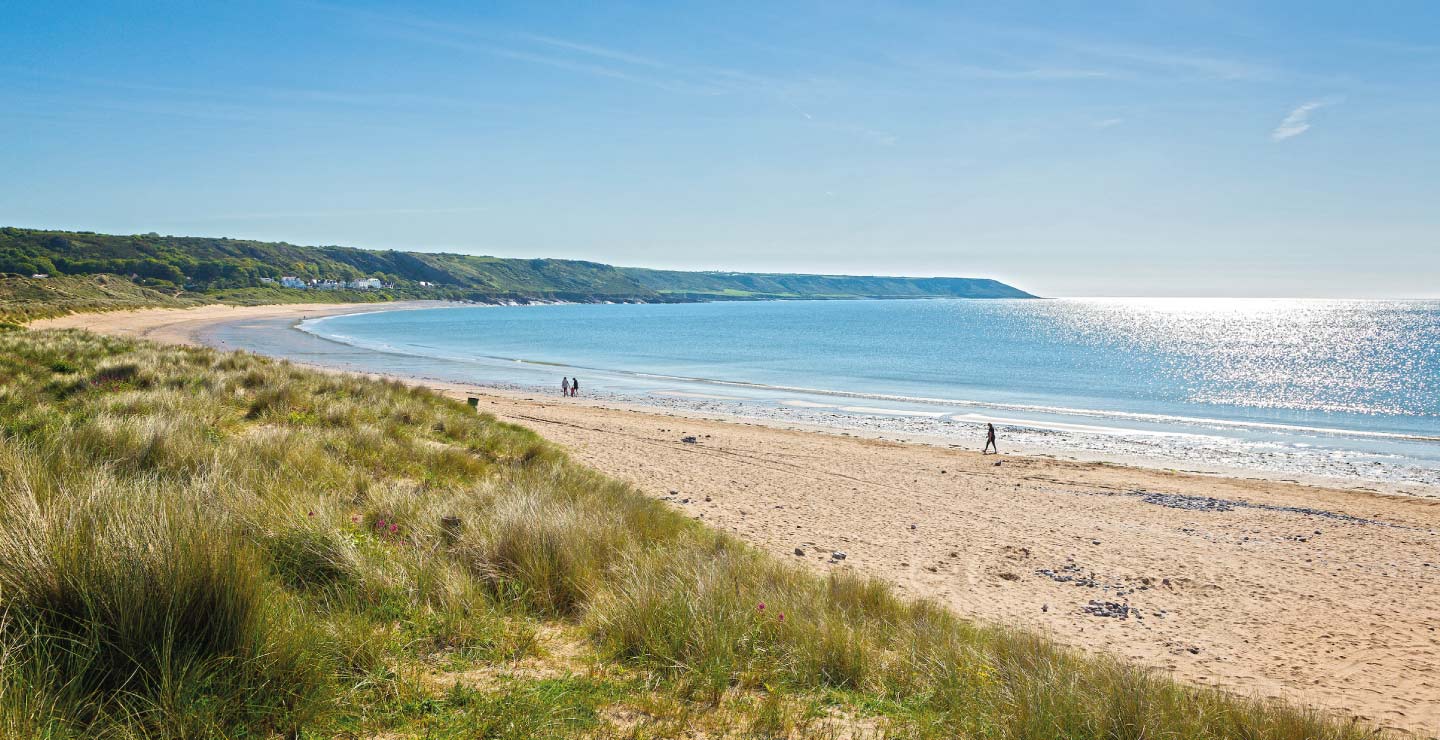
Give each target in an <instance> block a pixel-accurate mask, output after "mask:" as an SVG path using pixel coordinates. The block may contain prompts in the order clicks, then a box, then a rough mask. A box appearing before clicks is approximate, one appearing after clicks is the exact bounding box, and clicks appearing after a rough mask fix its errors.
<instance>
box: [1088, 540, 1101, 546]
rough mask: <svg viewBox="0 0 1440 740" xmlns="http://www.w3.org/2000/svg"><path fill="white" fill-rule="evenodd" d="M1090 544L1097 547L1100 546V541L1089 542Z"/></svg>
mask: <svg viewBox="0 0 1440 740" xmlns="http://www.w3.org/2000/svg"><path fill="white" fill-rule="evenodd" d="M1090 544H1092V545H1098V544H1100V540H1090Z"/></svg>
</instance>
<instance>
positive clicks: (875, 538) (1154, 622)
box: [33, 305, 1440, 736]
mask: <svg viewBox="0 0 1440 740" xmlns="http://www.w3.org/2000/svg"><path fill="white" fill-rule="evenodd" d="M367 308H373V306H363V307H358V308H357V307H355V306H348V307H347V306H317V305H306V306H262V307H255V308H229V307H214V306H211V307H204V308H198V309H189V310H179V311H177V310H152V311H136V312H126V313H110V314H100V315H87V316H69V317H62V318H59V319H51V320H46V321H42V322H36V324H34V325H33V326H36V327H37V328H43V327H62V326H69V327H82V328H87V329H91V330H94V331H99V332H106V333H113V334H121V335H129V336H142V337H148V338H150V339H154V340H158V341H165V342H177V343H194V342H196V341H197V337H198V335H199V332H200V330H202V329H203V328H205V327H207V326H210V325H211V324H213V323H215V322H220V321H230V320H244V319H253V318H261V317H264V318H274V317H285V316H295V317H297V318H299V317H300V316H317V315H320V314H322V313H334V312H340V311H353V310H364V309H367ZM426 385H429V386H431V387H436V388H437V389H438V390H441V391H442V392H445V393H449V394H451V395H456V396H464V395H475V396H479V397H481V402H480V407H481V410H483V411H487V412H490V413H493V414H495V415H496V416H498V417H500V418H502V419H505V420H507V421H512V422H515V423H517V424H522V425H524V426H527V427H530V428H532V429H535V430H536V431H537V432H539V433H540V434H542V435H544V436H545V437H547V438H549V439H551V440H553V441H555V442H557V443H559V444H562V445H564V446H566V447H568V448H569V449H570V450H571V451H572V453H573V454H574V455H575V457H576V458H578V459H579V460H581V461H583V462H585V463H587V464H589V465H592V466H594V467H595V468H597V469H599V470H602V471H604V472H606V473H609V474H611V475H613V476H616V477H618V478H621V479H624V480H627V481H629V482H631V483H633V484H635V485H636V486H638V487H639V488H640V489H641V490H643V491H645V492H646V493H648V494H650V495H652V496H655V497H657V498H661V499H664V500H666V501H669V502H670V503H671V504H672V505H673V506H676V507H677V508H679V509H681V510H683V511H684V512H686V513H687V514H689V515H691V516H694V517H697V518H699V519H701V520H702V521H704V522H706V523H708V524H710V525H712V526H715V527H719V528H721V529H724V530H726V531H730V532H734V533H735V534H737V535H738V536H740V537H742V538H744V539H745V540H747V541H749V542H751V543H753V544H755V545H756V546H757V547H760V548H762V549H764V550H766V551H768V552H771V553H773V554H774V555H775V556H777V557H781V558H787V559H790V560H794V561H796V562H800V563H803V564H805V565H806V566H808V567H810V568H812V569H814V570H816V571H819V572H825V571H828V570H831V569H835V568H847V569H855V570H857V571H860V572H863V573H867V574H872V575H875V576H878V577H882V578H885V579H887V580H889V581H891V582H893V583H895V584H897V585H898V586H899V588H901V589H902V590H903V591H904V592H906V593H907V594H910V595H913V596H917V597H930V598H934V599H936V600H938V601H940V602H942V603H945V604H947V605H949V606H951V607H952V608H954V609H955V610H956V611H957V612H959V613H961V614H964V615H967V616H970V617H973V618H977V619H980V620H985V621H989V622H993V623H999V624H1005V625H1014V626H1020V627H1026V628H1033V629H1037V630H1040V631H1041V632H1043V633H1045V634H1047V635H1049V636H1051V637H1052V638H1054V639H1055V640H1057V641H1059V642H1062V643H1064V644H1067V645H1072V646H1075V647H1077V648H1080V649H1083V650H1087V651H1094V652H1099V653H1107V654H1110V655H1114V656H1118V657H1120V658H1123V659H1127V660H1131V661H1134V662H1136V663H1139V664H1143V665H1146V666H1153V667H1156V668H1157V669H1161V670H1165V671H1169V672H1171V673H1172V674H1173V675H1175V676H1176V677H1177V678H1179V679H1182V680H1186V681H1191V682H1194V683H1199V684H1205V685H1213V686H1220V687H1224V688H1226V689H1228V690H1232V691H1236V692H1239V693H1243V694H1250V695H1258V696H1264V697H1277V698H1284V699H1287V700H1291V701H1297V702H1302V703H1305V704H1309V705H1312V706H1316V707H1321V708H1325V709H1330V710H1335V711H1338V712H1341V713H1344V714H1347V715H1351V716H1357V717H1360V718H1363V719H1366V720H1369V721H1372V722H1375V723H1378V724H1380V725H1383V726H1387V727H1394V728H1400V729H1406V730H1409V731H1412V732H1416V733H1418V734H1421V735H1426V736H1440V632H1437V629H1440V500H1435V499H1422V498H1416V497H1407V496H1395V495H1384V494H1377V493H1373V492H1367V491H1358V490H1346V489H1340V488H1324V487H1316V486H1306V485H1296V484H1290V483H1283V482H1276V481H1264V480H1251V479H1243V478H1225V477H1216V476H1199V475H1187V474H1179V473H1168V472H1164V471H1156V470H1146V469H1137V468H1129V467H1122V466H1117V465H1107V464H1099V463H1080V462H1070V461H1060V460H1054V459H1048V458H1040V457H1023V456H1010V455H1000V456H982V455H980V454H978V453H976V452H974V451H962V450H955V449H948V448H944V447H938V446H929V445H918V444H899V443H895V442H891V441H884V440H877V439H868V438H861V437H854V436H847V435H843V434H836V433H825V432H818V431H803V430H792V429H784V428H776V427H772V426H761V425H758V424H746V423H737V422H735V421H725V420H707V419H698V418H683V417H677V416H669V415H661V414H657V413H653V412H650V411H647V410H643V409H640V408H637V407H625V406H619V405H616V404H613V403H602V402H595V401H590V400H586V399H583V398H581V399H561V398H559V397H558V392H557V394H556V396H555V397H549V398H547V397H542V396H538V395H536V394H516V393H513V392H503V391H497V390H492V389H480V388H468V387H464V386H458V385H443V386H442V385H439V384H436V383H433V382H427V383H426ZM684 437H695V441H694V442H693V443H692V442H686V441H682V438H684ZM978 441H979V440H977V442H978ZM1001 442H1002V444H1003V442H1004V440H1003V439H1002V440H1001ZM977 446H978V445H977ZM797 548H798V549H799V550H801V551H803V553H804V554H803V555H797V554H795V553H796V550H797ZM835 551H843V552H844V553H845V558H844V559H843V560H835V559H834V558H832V557H831V554H832V553H833V552H835ZM1107 602H1108V603H1109V604H1113V605H1115V606H1106V603H1107ZM1097 605H1098V606H1097ZM1087 608H1089V611H1087V610H1086V609H1087ZM1097 612H1098V613H1097ZM1119 614H1123V615H1124V616H1123V618H1122V617H1120V616H1115V615H1119Z"/></svg>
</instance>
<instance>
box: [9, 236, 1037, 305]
mask: <svg viewBox="0 0 1440 740" xmlns="http://www.w3.org/2000/svg"><path fill="white" fill-rule="evenodd" d="M5 273H9V274H12V275H20V276H26V277H28V276H30V275H34V274H39V273H43V274H48V275H97V274H112V275H123V276H133V277H134V279H135V281H136V282H138V283H139V284H141V285H144V286H148V287H152V288H156V289H160V290H167V291H175V290H184V291H187V292H191V293H203V294H206V295H211V296H215V297H219V298H221V299H222V300H227V301H230V300H241V301H244V300H252V301H253V300H255V299H256V297H257V296H260V297H264V298H266V299H268V298H274V297H276V296H279V297H280V298H282V299H283V298H285V297H286V296H298V295H303V294H305V293H307V292H314V291H303V290H298V289H281V288H279V287H275V286H273V285H272V284H271V283H268V282H266V281H267V280H277V279H279V278H280V277H282V276H286V275H289V276H294V277H299V278H302V279H307V280H309V279H319V280H337V281H352V280H356V279H358V278H378V279H380V280H381V281H383V282H384V283H386V284H387V285H389V286H391V287H390V288H389V289H388V290H386V291H384V292H383V293H376V294H372V295H375V296H377V297H378V298H380V299H384V300H391V299H395V298H432V299H451V300H473V301H483V302H500V301H528V300H563V301H672V300H712V299H756V298H855V297H865V298H917V297H975V298H993V297H1016V298H1023V297H1028V294H1026V293H1024V292H1022V291H1018V290H1015V289H1014V288H1010V287H1009V286H1006V285H1004V284H1002V283H997V282H995V281H993V280H968V279H964V278H864V277H840V276H820V275H749V274H745V273H686V272H670V271H659V270H641V269H632V268H617V267H613V266H611V265H604V264H600V263H597V262H584V261H577V260H555V259H502V258H498V257H480V256H475V255H462V254H440V253H426V252H400V251H375V250H365V249H352V248H348V247H304V246H297V245H294V244H286V243H284V242H259V241H251V240H247V239H225V238H218V239H217V238H201V237H176V236H160V235H158V234H137V235H128V236H123V235H110V234H95V233H91V232H71V231H41V230H35V229H19V228H0V274H5ZM332 300H333V297H332Z"/></svg>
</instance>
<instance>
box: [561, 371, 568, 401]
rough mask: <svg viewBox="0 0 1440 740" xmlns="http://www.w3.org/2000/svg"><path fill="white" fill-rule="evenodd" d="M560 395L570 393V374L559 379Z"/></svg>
mask: <svg viewBox="0 0 1440 740" xmlns="http://www.w3.org/2000/svg"><path fill="white" fill-rule="evenodd" d="M560 395H562V396H568V395H570V376H568V375H567V376H565V377H564V378H562V379H561V380H560Z"/></svg>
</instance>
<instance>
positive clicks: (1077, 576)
mask: <svg viewBox="0 0 1440 740" xmlns="http://www.w3.org/2000/svg"><path fill="white" fill-rule="evenodd" d="M1035 575H1037V576H1045V577H1046V578H1049V579H1050V580H1052V581H1055V582H1056V583H1073V584H1075V585H1076V586H1083V587H1085V588H1097V587H1099V586H1100V582H1099V581H1098V580H1096V579H1095V574H1094V573H1089V574H1087V573H1085V572H1084V571H1083V570H1081V569H1080V566H1078V565H1076V564H1074V563H1068V564H1066V565H1063V566H1061V567H1059V568H1040V569H1039V570H1036V571H1035Z"/></svg>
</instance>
